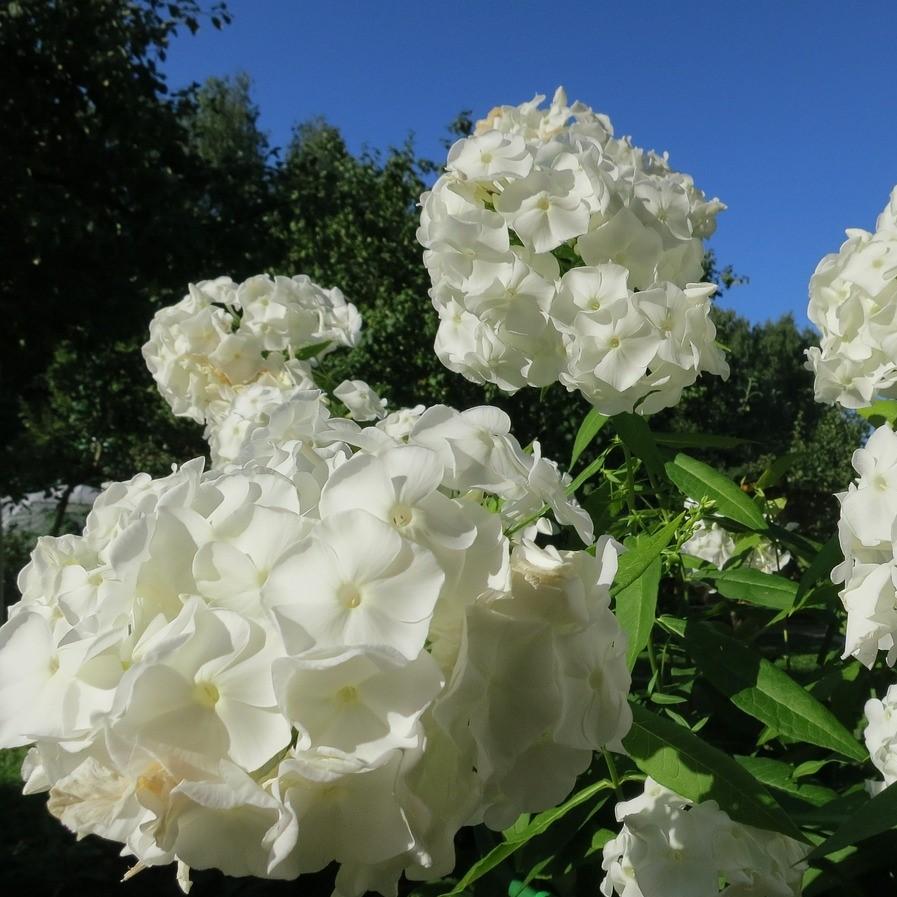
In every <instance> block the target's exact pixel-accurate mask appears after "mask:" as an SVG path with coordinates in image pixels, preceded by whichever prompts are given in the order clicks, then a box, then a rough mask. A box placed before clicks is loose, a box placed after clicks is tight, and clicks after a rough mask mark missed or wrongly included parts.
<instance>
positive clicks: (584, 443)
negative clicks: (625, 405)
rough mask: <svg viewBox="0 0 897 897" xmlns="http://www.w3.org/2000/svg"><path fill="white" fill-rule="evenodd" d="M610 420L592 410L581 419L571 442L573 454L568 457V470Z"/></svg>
mask: <svg viewBox="0 0 897 897" xmlns="http://www.w3.org/2000/svg"><path fill="white" fill-rule="evenodd" d="M609 420H610V418H609V417H608V416H607V415H605V414H599V413H598V412H597V411H596V410H595V409H594V408H593V409H592V410H591V411H590V412H589V413H588V414H587V415H586V416H585V417H584V418H583V421H582V423H581V424H580V425H579V431H578V432H577V434H576V439H574V440H573V453H572V454H571V456H570V469H571V470H572V469H573V465H574V464H576V462H577V461H578V460H579V458H580V455H582V453H583V452H584V451H585V450H586V449H587V448H588V447H589V446H590V445H591V444H592V441H593V440H594V438H595V437H596V436H597V435H598V433H599V431H600V430H601V428H602V427H603V426H604V425H605V424H606V423H607V422H608V421H609Z"/></svg>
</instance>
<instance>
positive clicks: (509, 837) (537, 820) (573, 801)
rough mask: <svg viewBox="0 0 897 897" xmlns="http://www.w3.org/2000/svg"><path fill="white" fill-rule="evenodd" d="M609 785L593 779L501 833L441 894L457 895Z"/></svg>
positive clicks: (448, 896) (449, 896) (609, 783)
mask: <svg viewBox="0 0 897 897" xmlns="http://www.w3.org/2000/svg"><path fill="white" fill-rule="evenodd" d="M612 788H613V784H612V783H611V782H610V781H608V780H607V779H601V780H600V781H597V782H593V783H592V784H591V785H587V786H586V787H585V788H583V789H582V790H581V791H577V792H576V794H574V795H573V796H572V797H570V798H568V799H567V800H566V801H564V803H562V804H561V805H560V806H557V807H552V809H550V810H546V811H545V812H544V813H539V814H538V815H537V816H534V817H533V818H532V820H531V821H530V822H529V824H528V825H525V826H523V827H522V828H515V829H509V830H508V831H506V832H505V840H504V841H502V843H501V844H498V845H496V846H495V847H493V848H492V850H490V851H489V853H487V854H486V856H484V857H483V858H482V859H480V860H478V861H477V862H476V863H474V864H473V865H472V866H471V867H470V869H468V870H467V872H466V873H465V874H464V876H463V878H461V880H460V881H459V882H458V883H457V884H456V885H455V886H454V887H453V888H452V889H451V891H447V892H446V893H445V894H443V895H442V897H457V895H459V894H463V893H464V891H466V890H467V888H468V887H470V885H472V884H473V883H474V882H475V881H476V880H477V879H479V878H482V877H483V876H484V875H485V874H486V873H487V872H491V871H492V870H493V869H494V868H495V867H496V866H498V865H499V864H501V863H503V862H504V861H505V860H506V859H507V858H508V857H509V856H511V855H512V854H514V853H516V852H517V851H518V850H520V848H521V847H523V845H524V844H526V843H527V841H530V840H531V839H532V838H535V837H536V836H537V835H541V834H542V833H543V832H544V831H546V830H547V829H549V828H550V827H551V826H552V825H554V823H555V822H557V821H558V820H559V819H561V818H563V817H564V816H566V815H567V813H569V812H570V811H571V810H572V809H573V808H574V807H578V806H580V804H583V803H585V802H586V801H587V800H591V799H592V798H593V797H596V796H597V795H598V794H600V793H601V792H602V791H607V790H609V789H612Z"/></svg>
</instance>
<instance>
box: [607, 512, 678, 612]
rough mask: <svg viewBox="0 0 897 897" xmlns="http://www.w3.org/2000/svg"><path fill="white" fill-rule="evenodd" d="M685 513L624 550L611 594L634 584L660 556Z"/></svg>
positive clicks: (615, 593)
mask: <svg viewBox="0 0 897 897" xmlns="http://www.w3.org/2000/svg"><path fill="white" fill-rule="evenodd" d="M684 517H685V514H684V513H682V514H680V515H679V516H678V517H676V518H675V519H674V520H671V521H670V522H669V523H667V524H665V525H664V526H662V527H661V528H660V529H659V530H658V531H657V532H656V533H654V534H653V535H651V536H642V537H641V538H640V539H639V542H638V544H637V545H636V547H634V548H630V549H629V550H628V551H625V552H623V554H621V555H620V561H619V564H618V566H617V575H616V577H614V584H613V585H612V586H611V590H610V593H611V595H617V594H618V593H620V592H622V591H623V589H625V588H626V587H627V586H630V585H632V583H634V582H635V581H636V580H637V579H638V578H639V577H640V576H641V575H642V574H643V573H644V572H645V571H646V570H647V569H648V567H650V566H651V564H652V563H654V561H655V560H656V559H657V558H659V557H660V554H661V552H662V551H663V550H664V548H666V547H667V545H669V544H670V542H671V541H672V539H673V536H675V535H676V530H677V529H678V528H679V524H680V523H682V519H683V518H684Z"/></svg>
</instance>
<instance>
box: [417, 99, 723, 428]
mask: <svg viewBox="0 0 897 897" xmlns="http://www.w3.org/2000/svg"><path fill="white" fill-rule="evenodd" d="M543 99H544V97H541V96H537V97H535V98H534V99H533V100H532V101H531V102H529V103H523V104H522V105H520V106H518V107H510V106H503V107H500V108H497V109H494V110H492V112H491V113H490V114H489V116H488V117H487V118H486V119H485V120H484V121H482V122H479V123H478V124H477V127H476V133H475V134H474V135H473V136H471V137H468V138H466V139H464V140H460V141H458V142H457V143H456V144H455V145H454V146H453V147H452V149H451V151H450V153H449V160H448V164H447V171H446V173H445V174H444V175H442V177H440V178H439V179H438V180H437V181H436V183H435V184H434V186H433V189H432V190H431V191H429V192H427V193H425V194H424V195H423V196H422V197H421V226H420V228H419V230H418V240H419V241H420V242H421V244H422V245H423V246H424V247H425V252H424V262H425V264H426V266H427V269H428V271H429V273H430V279H431V282H432V289H431V291H430V297H431V299H432V301H433V305H434V307H435V308H436V311H437V313H438V315H439V322H440V323H439V330H438V333H437V337H436V347H435V348H436V354H437V355H438V356H439V358H440V360H441V361H442V363H443V364H445V365H446V366H447V367H448V368H449V369H450V370H452V371H456V372H458V373H461V374H463V375H464V376H465V377H467V378H468V379H470V380H472V381H474V382H476V383H494V384H496V385H497V386H498V387H499V388H500V389H502V390H505V391H506V392H511V393H512V392H515V391H516V390H518V389H520V388H522V387H523V386H538V387H543V386H547V385H550V384H551V383H554V382H556V381H558V380H560V382H562V383H563V384H564V385H565V386H567V388H568V389H570V390H571V391H572V390H580V391H581V392H582V393H583V395H585V396H586V398H587V399H588V400H589V401H590V402H591V403H592V404H593V405H595V407H596V408H598V409H599V410H600V411H601V412H602V413H606V414H615V413H618V412H620V411H632V410H638V411H639V412H641V413H645V414H650V413H653V412H655V411H658V410H660V409H662V408H665V407H668V406H670V405H673V404H675V403H676V402H677V401H678V400H679V397H680V395H681V392H682V390H683V389H684V388H685V387H687V386H689V385H690V384H692V383H694V381H695V380H696V379H697V377H698V376H699V375H700V374H701V373H702V372H707V373H712V374H715V375H718V376H722V377H726V376H728V367H727V365H726V363H725V360H724V359H723V356H722V353H721V351H720V349H719V348H718V347H717V346H716V344H715V342H714V340H715V331H714V328H713V324H712V323H711V322H710V319H709V312H710V302H709V296H710V294H711V292H712V288H711V287H709V286H706V285H704V286H696V285H695V282H696V281H698V280H700V278H701V277H702V276H703V256H704V250H703V244H702V242H701V241H702V238H704V237H706V236H709V234H710V233H712V231H713V229H714V219H715V216H716V214H717V213H718V212H719V211H720V210H721V209H722V208H724V207H723V205H722V204H721V203H720V202H719V201H718V200H712V201H707V200H706V199H705V197H704V195H703V194H702V193H701V192H700V191H699V190H697V189H696V188H695V186H694V183H693V182H692V180H691V178H689V177H688V176H687V175H683V174H681V173H679V172H675V171H673V170H671V169H670V167H669V164H668V163H667V160H666V157H665V156H664V157H661V156H658V155H657V154H655V153H651V152H645V151H643V150H640V149H638V148H637V147H633V146H632V144H631V143H630V142H629V141H628V139H625V138H624V139H617V138H615V137H613V131H612V129H611V126H610V122H609V121H608V120H607V118H606V117H604V116H600V115H596V114H595V113H594V112H592V110H591V109H589V108H587V107H586V106H584V105H582V104H581V103H574V104H573V105H572V106H570V105H568V104H567V99H566V96H565V95H564V93H563V91H562V90H560V89H559V90H558V92H557V93H556V94H555V97H554V100H553V101H552V104H551V106H550V107H549V108H548V109H544V108H542V107H540V106H539V104H540V103H541V101H542V100H543ZM643 293H650V296H647V295H644V296H643ZM615 328H623V330H622V331H621V332H620V333H617V332H616V330H615ZM624 336H625V337H626V339H627V342H631V341H632V339H638V340H639V342H638V344H637V345H635V346H630V350H629V357H627V358H625V359H624V360H622V361H621V360H620V359H619V358H618V357H617V356H618V355H619V353H610V357H609V358H607V356H608V354H609V352H608V350H609V348H615V347H616V344H614V346H610V347H609V346H608V342H609V341H612V340H614V339H622V338H623V337H624Z"/></svg>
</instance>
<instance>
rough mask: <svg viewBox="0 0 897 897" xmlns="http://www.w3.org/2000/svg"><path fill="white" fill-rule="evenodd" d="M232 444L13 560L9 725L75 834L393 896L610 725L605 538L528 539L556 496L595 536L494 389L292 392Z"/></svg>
mask: <svg viewBox="0 0 897 897" xmlns="http://www.w3.org/2000/svg"><path fill="white" fill-rule="evenodd" d="M237 455H238V459H237V461H235V462H230V463H226V464H224V463H223V464H222V466H221V468H219V469H212V470H206V469H204V463H203V461H202V460H201V459H197V460H194V461H191V462H189V463H187V464H185V465H183V466H182V467H180V468H179V469H177V470H175V471H174V472H173V473H172V474H171V475H170V476H167V477H164V478H160V479H152V478H151V477H149V476H148V475H145V474H140V475H138V476H136V477H134V478H133V479H132V480H130V481H128V482H122V483H115V484H112V485H111V486H109V487H108V488H107V489H106V490H105V491H104V492H103V493H102V494H101V495H100V497H99V498H98V499H97V501H96V504H95V506H94V508H93V510H92V511H91V513H90V516H89V518H88V520H87V524H86V527H85V530H84V532H83V534H82V535H77V536H76V535H70V536H63V537H59V538H50V537H45V538H42V539H41V540H40V541H39V543H38V545H37V548H36V549H35V551H34V553H33V555H32V559H31V562H30V563H29V565H28V566H27V567H26V568H25V569H24V570H23V571H22V573H21V575H20V579H19V585H20V589H21V592H22V596H23V597H22V600H21V601H20V602H19V603H18V604H17V605H15V606H14V607H13V608H12V611H11V618H10V620H9V622H8V623H6V625H5V626H3V628H2V629H0V747H12V746H17V745H25V744H33V747H32V749H31V751H30V752H29V754H28V758H27V760H26V763H25V768H24V774H25V776H26V780H27V781H26V791H27V792H38V791H48V792H49V809H50V811H51V812H52V813H53V814H54V815H56V816H57V817H59V818H60V819H61V820H62V822H63V823H64V824H65V825H66V826H68V827H69V828H70V829H72V830H73V831H74V832H76V833H77V834H78V835H79V836H80V835H87V834H97V835H100V836H102V837H105V838H109V839H112V840H115V841H119V842H121V843H122V844H123V845H124V847H123V853H124V854H126V855H131V856H133V857H134V858H135V859H136V861H137V866H136V868H138V869H139V868H142V867H143V866H153V865H160V864H167V863H171V862H173V861H177V862H178V864H179V866H178V868H179V870H180V871H179V880H180V881H182V883H185V882H186V881H187V876H188V874H189V868H197V869H206V868H217V869H220V870H222V871H223V872H224V873H226V874H228V875H255V876H261V877H269V878H282V879H289V878H294V877H296V876H297V875H299V874H301V873H304V872H313V871H317V870H320V869H323V868H324V867H325V866H327V865H328V864H329V863H331V862H333V861H335V862H337V863H339V864H340V869H339V872H338V874H337V878H336V886H335V887H336V890H335V892H334V893H335V894H336V895H342V897H354V895H361V894H363V893H365V892H366V891H368V890H374V891H379V892H380V893H381V894H384V895H394V894H396V887H397V885H396V883H397V880H398V878H399V877H400V876H401V875H402V874H403V872H404V874H405V875H407V876H408V877H409V878H412V879H432V878H437V877H440V876H443V875H445V874H447V873H448V872H450V871H451V869H452V868H453V865H454V849H453V839H454V836H455V834H456V832H457V831H458V829H459V828H460V827H461V826H464V825H471V824H477V823H480V822H485V823H486V824H487V825H490V826H492V827H495V828H503V827H506V826H508V825H510V824H511V823H512V822H513V821H514V820H515V819H516V818H517V817H518V815H519V814H521V813H524V812H536V811H540V810H543V809H546V808H548V807H551V806H554V805H555V804H557V803H558V802H560V801H562V800H563V799H564V798H565V797H566V796H567V794H568V793H569V792H570V790H571V789H572V788H573V786H574V783H575V780H576V777H577V776H578V775H579V774H580V773H582V772H583V771H584V770H585V769H586V768H587V767H588V765H589V763H590V761H591V758H592V753H593V751H594V750H596V749H598V748H600V747H602V746H605V745H619V742H620V739H621V738H622V737H623V736H624V735H625V734H626V732H627V731H628V728H629V725H630V722H631V714H630V711H629V707H628V703H627V695H628V690H629V682H630V680H629V673H628V670H627V666H626V660H625V648H626V645H625V637H624V636H623V634H622V632H621V630H620V627H619V625H618V624H617V621H616V619H615V617H614V615H613V614H612V612H611V610H610V607H609V602H610V598H609V585H610V583H611V581H612V579H613V576H614V573H615V571H616V566H617V551H618V546H617V544H616V543H615V542H613V541H612V540H611V539H610V538H609V537H602V538H600V539H599V540H598V542H597V544H595V546H594V554H591V553H587V552H586V551H585V550H580V551H559V550H556V549H554V548H551V547H547V548H543V547H539V546H537V545H536V544H535V543H534V542H533V541H531V540H530V539H528V538H526V535H533V534H535V532H536V529H535V524H534V523H533V522H532V521H531V517H532V514H533V513H538V512H539V511H540V510H541V509H542V508H543V506H548V507H550V508H551V509H552V512H553V514H554V515H555V517H556V519H557V520H559V521H561V522H563V523H570V524H572V525H574V526H576V527H577V529H578V530H579V532H580V533H581V535H582V536H583V538H584V539H585V540H586V541H587V542H589V543H591V541H592V533H591V529H590V524H589V522H588V517H587V515H584V513H583V512H582V510H581V509H580V508H579V507H578V505H576V504H575V502H573V501H572V499H570V498H569V497H568V496H567V495H566V484H565V480H564V478H563V477H562V476H561V475H560V473H559V472H558V470H557V467H556V466H555V465H553V464H552V463H551V462H548V461H547V460H546V459H544V458H542V457H541V456H540V455H539V452H538V448H537V447H536V448H535V450H534V451H533V452H532V453H527V452H524V451H523V449H521V447H520V445H519V443H518V442H517V441H516V440H515V439H514V438H513V437H512V436H511V435H510V432H509V422H508V419H507V417H506V415H504V413H503V412H501V411H499V410H498V409H495V408H486V407H484V408H475V409H471V410H469V411H465V412H463V413H459V412H457V411H454V410H453V409H451V408H447V407H444V406H437V407H433V408H429V409H426V410H424V409H406V410H403V411H401V412H396V413H394V414H393V415H390V416H389V417H387V418H385V419H383V420H381V421H378V423H377V424H376V425H375V426H369V427H365V428H362V427H361V426H359V425H358V424H357V423H356V422H354V421H351V420H347V419H338V418H333V417H331V416H330V414H329V412H328V409H327V407H326V405H324V404H323V403H322V402H321V401H320V396H319V394H317V393H314V392H309V391H299V392H297V393H296V394H295V395H294V396H293V397H292V398H291V399H290V401H288V402H286V403H283V404H281V405H280V406H279V407H278V408H277V409H275V410H274V411H272V413H271V414H270V415H268V419H267V422H266V423H265V424H264V425H260V426H255V427H254V428H250V430H249V431H247V432H246V433H244V434H243V435H242V437H241V441H240V446H239V450H238V451H237ZM509 530H515V532H514V533H513V536H512V537H509V536H508V535H507V534H506V531H509Z"/></svg>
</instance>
